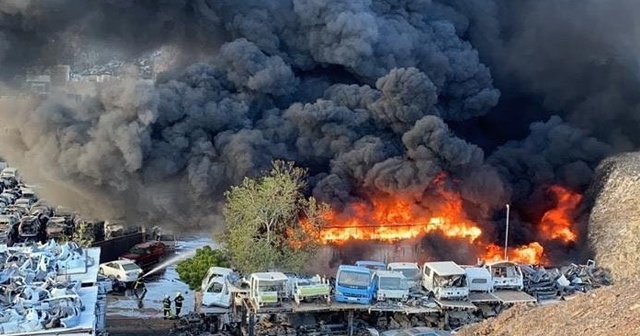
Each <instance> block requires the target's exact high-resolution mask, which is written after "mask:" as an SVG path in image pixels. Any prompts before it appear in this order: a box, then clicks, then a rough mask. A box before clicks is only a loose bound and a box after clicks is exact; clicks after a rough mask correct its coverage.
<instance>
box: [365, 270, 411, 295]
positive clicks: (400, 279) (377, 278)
mask: <svg viewBox="0 0 640 336" xmlns="http://www.w3.org/2000/svg"><path fill="white" fill-rule="evenodd" d="M372 283H373V289H374V297H375V298H376V301H385V300H401V301H404V300H407V299H408V298H409V284H408V282H407V278H405V276H404V275H403V274H402V273H400V272H394V271H375V272H373V281H372Z"/></svg>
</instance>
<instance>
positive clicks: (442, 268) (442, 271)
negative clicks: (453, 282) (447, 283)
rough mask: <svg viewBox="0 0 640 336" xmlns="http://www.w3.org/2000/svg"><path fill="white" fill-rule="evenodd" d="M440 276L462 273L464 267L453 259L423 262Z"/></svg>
mask: <svg viewBox="0 0 640 336" xmlns="http://www.w3.org/2000/svg"><path fill="white" fill-rule="evenodd" d="M424 265H425V266H429V268H431V269H432V270H433V271H434V272H435V273H436V274H438V275H440V276H449V275H464V274H465V273H464V269H462V267H460V266H458V264H456V263H455V262H453V261H433V262H426V263H424Z"/></svg>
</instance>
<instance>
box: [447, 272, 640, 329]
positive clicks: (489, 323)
mask: <svg viewBox="0 0 640 336" xmlns="http://www.w3.org/2000/svg"><path fill="white" fill-rule="evenodd" d="M457 335H458V336H480V335H482V336H485V335H486V336H489V335H490V336H547V335H576V336H577V335H594V336H595V335H598V336H599V335H611V336H616V335H621V336H622V335H625V336H631V335H640V284H639V283H637V282H623V283H619V284H616V285H615V286H610V287H603V288H600V289H597V290H595V291H593V292H590V293H587V294H579V295H578V296H576V297H574V298H573V299H572V300H570V301H564V302H560V303H557V304H549V305H545V306H542V307H539V306H538V307H530V306H529V307H526V306H520V307H514V308H511V309H508V310H506V311H504V312H503V313H502V314H500V315H499V316H498V317H497V318H492V319H488V320H486V321H483V322H482V323H480V324H478V325H473V326H470V327H468V328H466V329H463V330H462V331H460V333H458V334H457Z"/></svg>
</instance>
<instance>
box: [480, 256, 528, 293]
mask: <svg viewBox="0 0 640 336" xmlns="http://www.w3.org/2000/svg"><path fill="white" fill-rule="evenodd" d="M484 267H485V268H486V269H487V270H488V271H489V273H490V274H491V277H492V279H493V287H494V288H495V289H515V290H519V291H520V290H522V289H523V288H524V278H523V276H522V270H521V269H520V266H518V264H516V263H514V262H510V261H496V262H492V263H488V264H486V265H485V266H484Z"/></svg>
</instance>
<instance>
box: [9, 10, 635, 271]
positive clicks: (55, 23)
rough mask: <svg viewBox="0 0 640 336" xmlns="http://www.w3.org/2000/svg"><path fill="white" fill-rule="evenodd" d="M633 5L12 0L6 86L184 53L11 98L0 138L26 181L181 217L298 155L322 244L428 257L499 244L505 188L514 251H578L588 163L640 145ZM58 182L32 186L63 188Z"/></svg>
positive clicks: (209, 211) (570, 254)
mask: <svg viewBox="0 0 640 336" xmlns="http://www.w3.org/2000/svg"><path fill="white" fill-rule="evenodd" d="M637 6H638V5H637V2H634V1H630V0H614V1H608V2H606V3H603V2H601V1H593V0H589V1H587V2H586V3H584V4H581V5H580V6H575V5H573V4H572V3H571V2H563V3H562V4H558V3H557V2H555V1H551V0H544V1H532V0H527V1H518V2H507V1H502V0H483V1H475V2H473V1H467V0H453V1H444V0H433V1H404V2H389V1H385V0H371V1H369V0H362V1H304V0H282V1H269V2H256V1H250V0H242V1H212V0H198V1H191V0H183V1H171V2H166V3H161V4H156V3H153V4H143V3H136V4H130V3H129V2H122V1H101V2H99V3H93V2H89V3H87V2H86V1H79V0H77V1H76V0H68V1H60V2H53V3H50V2H36V1H30V2H24V4H23V3H22V2H20V4H18V2H15V1H13V2H8V3H6V4H2V5H0V15H1V18H2V19H3V21H2V29H3V30H2V34H0V42H1V43H0V46H2V48H0V51H3V52H2V53H0V60H1V62H0V64H2V65H1V66H0V76H2V78H4V79H6V81H7V83H8V82H10V81H9V79H10V78H12V76H14V75H15V73H17V72H20V71H19V69H21V68H23V67H25V66H29V65H32V64H33V63H39V62H40V63H46V64H44V65H50V64H61V63H64V64H75V63H74V62H68V63H67V62H66V60H67V59H68V58H72V59H74V58H75V59H76V60H77V59H78V58H82V55H84V54H91V53H90V52H85V51H86V50H84V51H83V50H82V49H92V48H93V49H97V50H102V51H105V50H109V51H122V54H124V55H125V56H131V55H132V54H133V56H138V55H140V54H142V53H143V52H148V51H153V50H157V49H159V48H162V47H163V46H171V47H175V49H176V50H179V51H182V52H178V54H179V55H178V57H176V58H175V59H174V60H173V61H174V62H167V63H168V64H172V66H171V67H170V68H169V70H170V71H167V72H165V73H164V74H159V75H158V76H157V78H156V79H155V80H148V79H141V78H139V77H140V76H136V75H135V74H133V75H131V76H130V78H125V79H123V80H122V81H118V82H116V83H111V84H108V85H105V87H103V88H101V89H100V90H98V92H96V93H95V94H94V95H93V97H90V98H89V99H85V100H84V101H83V102H82V103H81V104H68V103H67V102H66V101H65V100H63V99H60V98H58V97H55V96H50V97H48V98H47V99H46V100H45V101H44V102H42V103H40V104H39V105H38V106H35V107H33V106H29V107H28V108H26V109H25V110H19V109H16V108H7V109H5V111H6V113H1V114H0V121H2V123H3V125H5V127H6V128H7V132H5V133H4V134H3V135H2V136H3V138H2V139H0V140H2V141H0V153H1V154H2V155H3V156H4V157H6V158H7V159H8V160H9V161H10V162H15V163H16V164H18V166H20V167H21V168H24V170H25V172H27V174H28V175H31V176H28V178H29V179H30V180H37V181H40V180H46V181H50V182H51V183H52V184H54V185H60V184H64V185H70V187H69V188H66V189H65V193H66V194H67V196H68V197H67V198H69V199H72V200H82V201H83V203H86V202H85V200H91V199H100V200H103V201H100V202H99V204H92V205H93V209H88V210H94V211H98V210H105V209H106V210H105V211H104V212H107V211H108V212H109V213H108V215H109V217H115V216H114V214H113V213H114V212H115V213H117V212H124V215H129V216H135V217H136V218H148V219H149V220H150V221H155V222H159V223H163V222H174V223H189V224H188V225H189V226H191V227H196V226H202V225H206V224H209V223H211V222H216V221H217V217H216V214H217V213H218V211H217V208H216V204H215V202H214V201H212V200H220V199H221V195H222V192H221V191H222V190H225V189H226V188H227V187H228V186H229V185H230V184H237V183H239V182H240V181H241V180H242V178H244V177H245V176H254V175H258V174H260V173H262V172H263V171H265V170H266V169H267V168H268V167H269V165H270V161H271V160H273V159H284V160H292V161H295V162H296V163H297V164H298V165H300V166H303V167H305V168H308V170H309V175H310V182H311V183H310V187H311V188H310V190H308V192H309V193H310V194H313V195H314V196H316V197H317V198H318V199H320V200H322V201H325V202H327V203H329V204H331V206H332V208H333V212H332V213H331V214H330V216H329V217H328V218H327V221H328V222H329V226H328V228H327V229H326V230H324V231H323V232H322V238H321V239H322V241H324V242H326V243H327V244H335V245H340V242H345V241H351V242H354V241H356V242H357V241H366V240H375V241H383V242H384V241H398V240H402V239H406V238H410V239H414V240H415V241H417V242H419V244H418V245H419V247H420V248H421V249H422V250H424V251H425V257H427V258H430V257H434V258H435V257H437V253H438V251H440V250H442V251H447V253H450V252H451V251H457V252H456V253H460V257H459V259H461V260H467V261H468V260H475V258H477V257H481V258H488V259H493V258H497V257H498V256H500V255H502V253H503V251H502V250H501V249H502V242H503V241H504V227H505V223H504V218H505V214H504V212H503V208H504V205H505V204H507V203H508V204H510V205H511V211H512V212H511V219H510V220H511V230H510V242H511V243H510V245H512V246H511V247H512V248H511V249H510V251H511V252H510V253H511V254H513V255H512V258H514V259H520V260H529V261H535V262H540V261H544V260H545V259H546V258H548V259H549V260H550V262H554V261H560V260H566V259H571V258H575V257H578V256H579V255H580V253H581V248H582V245H583V243H584V239H583V234H584V232H583V231H584V229H583V228H582V227H581V225H580V222H576V218H577V217H576V214H575V213H574V211H576V210H579V209H576V207H578V205H579V203H580V193H581V192H583V191H584V190H585V188H586V187H587V186H588V185H589V183H590V181H591V177H592V175H593V170H594V169H595V167H596V165H597V164H598V162H600V161H601V160H602V159H603V158H604V157H606V156H607V155H609V154H611V153H614V152H618V151H625V150H629V149H632V148H635V147H637V145H638V144H640V138H638V132H636V131H635V129H634V127H633V126H631V125H635V123H633V122H628V121H629V120H635V115H636V113H635V111H636V109H637V106H638V99H637V95H636V94H635V91H633V90H632V89H631V88H635V87H636V86H637V84H638V83H637V81H638V79H637V78H638V76H636V72H635V71H634V69H636V67H637V62H636V59H637V57H636V50H635V49H634V48H630V47H629V44H628V43H627V41H633V40H635V39H636V36H635V34H637V31H639V30H637V29H633V28H634V27H635V26H636V25H637V20H635V17H633V16H632V15H631V14H630V13H636V12H637V11H636V9H637ZM577 7H579V8H577ZM43 13H47V14H46V15H44V14H43ZM567 13H571V14H572V15H573V16H576V17H577V16H580V17H582V18H584V19H581V20H579V22H576V21H575V20H567V18H566V15H565V14H567ZM573 16H572V17H573ZM612 16H615V17H616V18H617V20H615V23H612V21H613V20H610V19H609V18H610V17H612ZM506 18H508V19H506ZM140 22H145V25H140ZM113 27H118V29H114V28H113ZM621 27H629V29H621ZM131 31H136V32H138V33H137V34H130V32H131ZM567 41H572V43H566V42H567ZM5 50H11V52H4V51H5ZM612 50H614V52H612ZM629 69H632V70H629ZM605 110H606V113H604V112H603V111H605ZM16 111H18V112H16ZM16 144H17V145H16ZM52 163H55V164H52ZM27 168H31V169H27ZM39 175H43V176H44V178H40V176H39ZM56 182H63V183H57V184H56ZM47 190H49V191H47ZM50 190H54V192H51V191H50ZM65 193H62V192H60V188H57V189H56V188H55V187H54V188H53V189H52V188H51V187H49V188H45V190H44V191H43V194H44V196H45V197H47V198H48V199H51V200H52V201H53V202H57V203H59V202H58V199H57V198H60V197H62V196H61V195H63V194H65ZM78 194H80V195H78ZM64 203H65V204H70V205H72V206H74V207H75V208H78V209H80V210H81V211H83V212H87V211H86V210H87V209H86V208H87V207H86V204H74V203H73V202H68V201H67V202H64ZM185 215H187V216H188V217H189V218H185ZM100 217H104V216H103V215H102V214H101V216H100ZM185 225H187V224H185ZM347 245H348V247H347ZM352 245H358V244H351V243H350V244H342V245H341V246H344V248H354V249H355V248H357V246H352ZM447 259H448V258H447Z"/></svg>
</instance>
